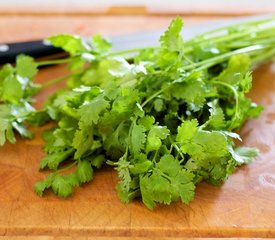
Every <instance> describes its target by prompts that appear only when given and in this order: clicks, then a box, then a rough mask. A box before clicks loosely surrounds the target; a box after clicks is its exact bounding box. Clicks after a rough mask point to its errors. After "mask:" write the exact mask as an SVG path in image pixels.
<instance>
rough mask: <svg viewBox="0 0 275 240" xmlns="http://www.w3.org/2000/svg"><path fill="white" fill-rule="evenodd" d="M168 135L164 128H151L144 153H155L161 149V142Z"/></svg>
mask: <svg viewBox="0 0 275 240" xmlns="http://www.w3.org/2000/svg"><path fill="white" fill-rule="evenodd" d="M169 134H170V131H169V129H167V127H166V126H164V127H162V126H153V127H152V128H151V130H150V131H149V133H148V137H147V142H146V152H147V153H149V152H151V151H156V150H158V149H159V148H160V147H161V140H164V139H165V138H167V137H168V136H169Z"/></svg>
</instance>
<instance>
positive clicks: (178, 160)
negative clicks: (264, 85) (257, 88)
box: [0, 17, 275, 209]
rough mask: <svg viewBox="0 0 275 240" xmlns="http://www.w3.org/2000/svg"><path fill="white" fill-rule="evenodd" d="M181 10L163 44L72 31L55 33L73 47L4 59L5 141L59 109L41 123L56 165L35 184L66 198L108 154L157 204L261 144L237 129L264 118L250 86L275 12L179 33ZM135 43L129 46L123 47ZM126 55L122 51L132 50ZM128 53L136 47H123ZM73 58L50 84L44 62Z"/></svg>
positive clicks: (178, 196)
mask: <svg viewBox="0 0 275 240" xmlns="http://www.w3.org/2000/svg"><path fill="white" fill-rule="evenodd" d="M182 26H183V21H182V19H181V18H179V17H177V18H175V19H174V20H173V21H172V22H171V24H170V26H169V27H168V29H167V30H166V31H165V33H164V34H163V35H162V36H161V38H160V46H157V47H150V48H143V49H130V50H125V51H122V52H112V51H111V42H110V41H109V40H107V39H105V38H103V37H101V36H100V35H94V36H93V37H92V38H91V41H90V44H87V43H84V42H83V41H82V40H81V38H79V37H77V36H70V35H64V34H61V35H56V36H52V37H50V38H49V39H48V41H49V42H50V43H51V44H52V45H53V46H56V47H61V48H63V49H64V50H65V51H67V52H68V53H69V55H70V57H69V58H67V59H58V60H52V61H45V62H35V61H34V59H32V58H31V57H29V56H24V55H20V56H18V58H17V60H16V66H15V67H12V66H11V65H9V64H6V65H4V66H3V68H2V69H1V70H0V145H3V144H4V143H5V142H6V141H7V140H8V141H10V142H11V143H14V142H15V141H16V138H15V134H14V132H18V133H19V134H20V135H21V136H23V137H27V138H29V137H31V136H32V135H31V133H30V132H29V130H27V125H29V124H30V125H35V126H37V125H42V124H44V123H45V122H47V121H49V120H52V121H54V122H56V125H55V127H54V128H53V129H49V130H47V131H46V132H45V133H44V140H45V146H44V150H45V152H46V154H47V155H46V156H45V157H44V158H42V160H41V162H40V169H41V170H43V169H45V168H48V169H50V170H51V171H52V173H51V174H49V175H48V177H47V178H45V179H44V180H42V181H40V182H38V183H37V184H36V185H35V187H34V189H35V192H36V193H37V194H38V195H39V196H42V195H43V194H44V192H45V191H46V190H47V189H48V190H52V191H53V192H54V193H55V194H56V195H58V196H60V197H68V196H70V195H71V194H72V193H73V189H74V187H78V186H80V185H81V184H84V183H87V182H89V181H91V180H92V179H93V169H94V168H101V167H102V166H104V165H105V164H108V165H111V166H113V167H114V169H115V170H116V171H117V172H118V177H119V182H118V184H117V187H116V189H117V192H118V196H119V198H120V199H121V200H122V201H123V202H125V203H126V202H129V201H130V200H132V199H134V198H141V199H142V201H143V203H144V204H145V205H146V206H147V207H148V208H150V209H153V208H154V207H155V205H156V204H159V203H161V204H170V203H171V202H173V201H178V200H181V201H182V202H183V203H186V204H187V203H189V202H190V201H191V200H192V199H193V198H194V195H195V186H196V184H198V183H199V182H201V181H207V182H208V183H211V184H214V185H217V184H220V183H221V182H223V181H224V180H226V179H227V178H228V177H229V175H231V174H232V173H233V171H234V169H235V168H236V167H237V166H239V165H242V164H246V163H249V162H250V161H252V160H253V159H254V158H255V157H256V156H257V153H258V151H257V150H256V149H254V148H249V147H236V146H235V142H234V140H241V138H240V136H239V135H238V134H236V133H234V132H233V131H234V130H235V129H238V128H240V127H241V126H242V125H243V124H244V122H245V121H246V120H247V119H249V118H251V117H257V116H258V115H259V114H260V112H261V110H262V107H260V106H257V105H256V104H255V103H253V102H252V101H251V100H250V99H249V98H248V97H247V96H246V93H247V92H249V90H250V89H251V87H252V75H251V69H252V66H254V65H255V64H259V63H261V62H263V61H267V60H270V59H271V58H272V57H273V56H274V55H275V51H274V44H275V19H274V18H270V19H264V20H262V21H256V22H248V23H241V24H237V25H233V26H228V27H224V28H222V29H217V30H213V31H211V32H208V33H204V34H202V35H199V36H197V37H195V38H193V39H191V40H189V41H184V39H182V37H181V29H182ZM128 53H132V57H129V55H125V54H128ZM124 55H125V57H123V56H124ZM126 56H128V57H126ZM59 63H60V64H61V63H68V65H69V69H70V71H71V73H70V74H69V75H66V76H64V77H61V78H58V79H53V80H50V81H49V82H46V83H45V84H42V85H41V86H38V85H35V84H34V83H33V82H32V79H33V77H34V76H35V75H36V74H37V68H38V67H39V66H43V65H51V64H59ZM65 79H67V87H66V88H65V89H62V90H59V91H57V92H56V93H54V94H52V95H51V96H49V98H48V100H47V101H46V102H45V105H44V108H43V109H40V110H35V109H34V108H33V107H32V105H31V104H32V102H33V98H34V95H35V94H36V93H37V92H38V91H39V89H43V88H46V87H47V86H49V85H51V84H55V83H57V82H59V81H63V80H65Z"/></svg>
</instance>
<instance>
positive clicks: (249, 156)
mask: <svg viewBox="0 0 275 240" xmlns="http://www.w3.org/2000/svg"><path fill="white" fill-rule="evenodd" d="M230 153H231V155H232V157H233V159H234V160H235V161H236V162H237V163H238V165H242V164H247V163H250V162H251V161H253V160H254V158H255V157H257V155H258V154H259V150H258V149H256V148H250V147H237V148H235V149H233V148H231V149H230Z"/></svg>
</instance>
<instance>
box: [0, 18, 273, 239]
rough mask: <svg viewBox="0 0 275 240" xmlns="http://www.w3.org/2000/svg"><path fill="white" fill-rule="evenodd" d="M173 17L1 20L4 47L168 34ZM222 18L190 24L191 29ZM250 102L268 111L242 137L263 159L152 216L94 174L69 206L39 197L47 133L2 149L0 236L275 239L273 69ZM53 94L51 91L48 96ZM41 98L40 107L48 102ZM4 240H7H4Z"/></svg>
mask: <svg viewBox="0 0 275 240" xmlns="http://www.w3.org/2000/svg"><path fill="white" fill-rule="evenodd" d="M171 18H172V17H169V16H129V15H128V16H68V15H62V16H41V15H35V16H34V15H25V16H18V15H14V14H13V15H6V14H4V15H2V16H1V15H0V42H7V41H18V40H31V39H39V38H43V37H47V36H49V35H51V34H54V33H60V32H68V33H75V34H81V35H90V34H93V33H96V32H100V33H102V34H107V35H117V34H124V33H131V32H136V31H143V30H150V29H151V30H153V29H157V28H164V27H166V26H167V25H168V24H169V21H170V20H171ZM221 18H222V17H217V16H214V17H210V16H208V17H200V16H196V17H191V16H189V17H184V19H185V21H186V24H187V25H188V26H190V27H192V24H195V23H199V22H201V23H202V22H203V23H205V22H206V21H208V20H209V21H215V20H219V19H221ZM63 72H64V69H63V68H62V67H53V68H47V69H43V71H42V72H41V74H40V75H39V77H38V78H37V79H36V81H46V80H47V79H51V78H54V77H56V76H59V75H60V74H62V73H63ZM254 77H255V80H254V87H253V91H252V94H251V97H252V98H253V99H254V100H255V101H257V102H258V103H260V104H263V105H264V107H265V111H264V112H263V114H262V115H261V117H260V118H259V119H257V120H251V121H249V122H248V123H247V124H246V125H245V126H244V128H243V130H242V131H241V135H242V137H243V139H244V144H246V145H250V146H255V147H258V148H259V149H260V150H261V154H260V155H259V157H258V158H257V159H256V161H254V162H253V163H251V164H250V165H247V166H244V167H241V168H240V169H238V170H237V171H236V172H235V173H234V174H233V175H232V176H231V177H230V179H229V180H228V181H227V182H226V183H225V184H223V185H222V186H220V187H213V186H209V185H207V184H205V183H202V184H199V186H198V188H197V190H196V197H195V199H194V201H192V202H191V204H190V205H188V206H187V205H184V204H182V203H175V204H172V205H171V206H158V207H157V208H156V209H155V210H154V211H150V210H148V209H146V208H145V207H144V205H143V204H142V203H141V202H140V201H134V202H132V203H130V204H127V205H124V204H122V203H121V202H120V201H119V200H118V198H117V196H116V192H115V188H114V187H115V184H116V181H117V178H116V174H115V172H114V171H112V170H111V169H109V168H105V169H102V170H100V171H96V173H95V178H94V181H93V182H92V183H89V184H86V185H85V186H83V187H81V188H78V189H76V191H75V193H74V195H73V196H72V197H71V198H69V199H66V200H63V199H59V198H57V197H55V196H54V195H52V194H46V196H45V197H43V198H39V197H37V196H36V195H35V194H34V192H33V190H32V187H33V185H34V183H35V182H36V181H37V180H39V179H41V178H42V177H43V176H44V173H40V172H38V171H37V168H38V162H39V159H40V158H41V157H42V156H43V152H42V144H43V142H42V140H41V138H40V135H41V131H40V130H36V138H35V139H33V140H28V141H22V140H19V139H18V142H17V144H16V145H12V144H7V145H5V146H4V147H3V148H0V235H2V236H3V239H25V238H28V239H68V238H73V239H90V238H91V239H94V238H95V237H96V238H95V239H109V238H111V237H112V238H114V239H149V238H150V239H173V238H178V237H181V238H182V237H187V238H197V237H201V238H207V237H208V238H212V237H219V238H223V237H225V238H228V237H235V238H240V237H251V238H265V237H274V238H275V164H274V159H275V149H274V143H275V135H274V132H275V94H274V91H275V81H274V79H275V65H274V64H267V65H264V66H262V67H260V68H259V69H257V70H256V72H255V74H254ZM48 91H50V90H48ZM46 94H47V92H44V93H42V94H41V95H40V96H39V97H38V100H39V99H40V100H41V99H43V98H44V97H45V95H46ZM0 239H1V238H0Z"/></svg>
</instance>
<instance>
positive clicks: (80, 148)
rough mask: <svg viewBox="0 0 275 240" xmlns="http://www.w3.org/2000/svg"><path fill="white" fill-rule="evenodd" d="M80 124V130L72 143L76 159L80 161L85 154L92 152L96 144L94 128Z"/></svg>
mask: <svg viewBox="0 0 275 240" xmlns="http://www.w3.org/2000/svg"><path fill="white" fill-rule="evenodd" d="M79 124H80V126H79V128H80V129H79V130H77V131H76V132H75V135H74V138H73V143H72V145H73V147H74V148H75V150H76V152H75V154H74V157H75V159H80V158H81V157H82V156H83V155H84V154H85V153H87V152H89V151H91V149H92V146H93V142H94V138H93V127H91V126H87V125H85V124H83V123H82V122H80V123H79Z"/></svg>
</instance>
